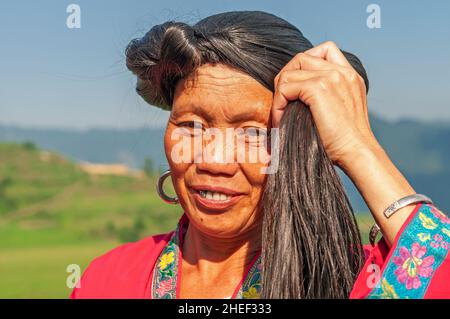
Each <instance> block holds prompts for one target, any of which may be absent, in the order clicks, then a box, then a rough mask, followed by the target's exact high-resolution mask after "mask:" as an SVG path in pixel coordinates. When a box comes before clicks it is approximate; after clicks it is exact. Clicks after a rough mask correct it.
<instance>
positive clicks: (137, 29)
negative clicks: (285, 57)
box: [0, 0, 450, 128]
mask: <svg viewBox="0 0 450 319" xmlns="http://www.w3.org/2000/svg"><path fill="white" fill-rule="evenodd" d="M71 3H75V4H78V5H79V6H80V7H81V28H80V29H68V28H67V26H66V18H67V15H68V14H67V13H66V7H67V6H68V5H69V4H71ZM371 3H375V4H378V5H379V6H380V8H381V29H369V28H368V27H367V26H366V19H367V16H368V15H369V13H367V12H366V7H367V6H368V5H369V4H371ZM231 10H263V11H267V12H271V13H274V14H276V15H279V16H280V17H282V18H284V19H286V20H288V21H289V22H291V23H293V24H294V25H296V26H297V27H298V28H299V29H300V30H301V31H302V32H303V33H304V35H305V36H306V37H307V38H308V39H309V40H310V41H311V42H312V43H313V44H319V43H320V42H323V41H325V40H332V41H335V42H336V43H337V44H338V45H339V46H340V47H341V48H343V49H345V50H347V51H350V52H352V53H354V54H356V55H358V56H359V57H360V59H361V60H362V61H363V63H364V64H365V66H366V68H367V70H368V74H369V78H370V81H371V91H370V93H369V109H370V110H371V111H372V112H374V113H376V114H379V115H382V116H383V117H385V118H388V119H398V118H403V117H409V118H420V119H423V120H442V121H450V81H449V77H450V19H449V15H450V1H444V0H442V1H428V2H427V1H419V0H418V1H406V0H402V1H400V0H397V1H377V0H372V1H363V0H353V1H350V0H347V1H331V0H330V1H298V0H296V1H294V0H292V1H285V0H277V1H273V0H272V1H269V0H258V1H249V0H239V1H238V0H226V1H224V0H215V1H211V0H209V1H208V0H190V1H185V0H164V1H153V0H129V1H124V0H122V1H119V0H108V1H106V0H83V1H82V0H70V1H63V0H53V1H50V0H47V1H46V0H42V1H31V0H30V1H23V0H15V1H12V0H10V1H6V0H5V1H1V3H0V57H1V58H0V123H3V124H19V125H23V126H35V127H36V126H39V127H47V126H50V127H71V128H89V127H114V128H125V127H136V126H161V125H164V124H165V119H166V117H167V113H166V112H164V111H159V110H157V109H156V108H153V107H150V106H148V105H147V104H145V103H144V102H143V101H141V99H140V98H139V97H138V96H137V95H136V94H135V92H134V82H135V80H134V78H133V76H132V75H131V74H130V73H129V72H128V71H127V69H126V67H125V64H124V53H123V52H124V48H125V47H126V45H127V44H128V42H129V41H130V40H131V39H132V38H134V37H138V36H141V35H143V34H144V33H145V32H146V31H147V30H148V29H149V28H150V27H151V26H153V25H154V24H158V23H162V22H164V21H167V20H180V21H184V22H196V21H197V20H198V19H200V18H203V17H205V16H208V15H210V14H213V13H218V12H224V11H231Z"/></svg>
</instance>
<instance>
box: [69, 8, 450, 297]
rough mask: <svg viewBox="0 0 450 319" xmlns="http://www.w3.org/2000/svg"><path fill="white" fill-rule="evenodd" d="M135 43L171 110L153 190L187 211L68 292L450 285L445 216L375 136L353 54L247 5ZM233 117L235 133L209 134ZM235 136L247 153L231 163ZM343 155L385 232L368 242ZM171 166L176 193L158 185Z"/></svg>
mask: <svg viewBox="0 0 450 319" xmlns="http://www.w3.org/2000/svg"><path fill="white" fill-rule="evenodd" d="M126 54H127V66H128V68H129V69H130V70H131V71H132V72H133V73H134V74H136V76H137V92H138V93H139V94H140V95H141V96H142V97H143V98H144V99H145V100H146V101H147V102H148V103H150V104H152V105H156V106H159V107H161V108H164V109H167V110H170V111H171V113H170V119H169V121H168V124H167V129H166V134H165V152H166V156H167V160H168V162H169V166H170V171H169V172H168V173H167V174H164V175H163V176H162V178H161V179H160V183H159V190H160V192H161V195H162V197H163V198H164V199H165V200H166V201H168V202H172V203H179V204H181V207H182V209H183V210H184V215H183V216H182V217H181V219H180V222H179V224H178V227H177V229H176V231H174V232H171V233H169V234H163V235H157V236H152V237H149V238H145V239H143V240H141V241H139V242H136V243H129V244H126V245H123V246H120V247H118V248H116V249H114V250H112V251H111V252H109V253H107V254H105V255H103V256H101V257H99V258H97V259H95V260H94V261H93V262H92V263H91V264H90V266H89V267H88V269H87V270H86V271H85V273H84V275H83V277H82V279H81V282H80V287H79V288H75V289H74V291H73V293H72V295H71V297H72V298H259V297H265V298H322V297H324V298H348V297H350V298H385V297H386V298H427V297H441V298H442V297H444V298H445V297H450V288H449V287H448V286H447V285H446V284H445V279H448V278H449V270H450V262H449V257H448V250H449V245H450V224H449V223H450V220H449V219H448V218H447V217H446V216H445V215H444V214H442V213H441V212H440V211H439V210H438V209H437V208H436V207H435V206H433V204H432V202H431V200H429V199H428V198H427V197H426V196H423V195H418V194H415V191H414V189H413V188H412V187H411V186H410V185H409V183H408V181H407V180H406V179H405V178H404V177H403V175H402V174H401V173H400V172H399V171H398V169H397V168H396V167H395V166H394V164H393V163H392V162H391V160H390V159H389V158H388V156H387V155H386V153H385V152H384V151H383V149H382V148H381V146H380V145H379V144H378V142H377V140H376V138H375V136H374V135H373V134H372V131H371V129H370V124H369V119H368V113H367V106H366V93H367V90H368V79H367V76H366V73H365V70H364V68H363V66H362V64H361V63H360V61H359V60H358V58H356V57H355V56H354V55H352V54H350V53H347V52H344V51H341V50H339V49H338V48H337V47H336V45H335V44H333V43H331V42H326V43H323V44H321V45H318V46H316V47H313V46H312V45H311V43H310V42H309V41H308V40H307V39H306V38H305V37H303V35H302V33H301V32H300V31H299V30H298V29H297V28H295V27H294V26H293V25H291V24H289V23H288V22H286V21H284V20H282V19H280V18H278V17H276V16H274V15H271V14H267V13H264V12H248V11H244V12H228V13H223V14H218V15H214V16H211V17H208V18H206V19H203V20H201V21H200V22H198V23H197V24H195V25H194V26H189V25H187V24H184V23H177V22H167V23H164V24H161V25H158V26H155V27H154V28H152V29H151V30H150V31H149V32H148V33H147V34H146V35H145V36H144V37H143V38H142V39H137V40H134V41H132V42H131V43H130V45H129V46H128V48H127V52H126ZM229 129H232V135H231V137H232V138H231V143H230V140H228V142H223V141H222V142H219V143H215V144H214V143H213V141H214V142H217V140H216V137H217V136H219V135H220V134H216V135H215V137H214V138H212V137H211V136H212V135H211V131H213V130H214V131H215V133H224V132H225V131H227V132H228V131H229ZM277 129H279V131H277ZM269 132H270V134H269ZM273 132H275V133H276V132H279V136H278V137H277V135H276V134H272V133H273ZM269 135H270V137H272V139H271V140H270V142H271V143H270V146H268V144H269ZM236 140H238V142H237V146H236V145H235V141H236ZM180 141H181V142H180ZM198 141H200V142H199V143H200V146H202V147H203V146H204V147H205V149H206V151H205V150H204V149H203V148H201V149H200V151H199V150H198V149H196V148H195V145H197V144H198V143H197V142H198ZM196 143H197V144H196ZM210 144H214V147H213V148H210V149H209V150H208V146H209V145H210ZM230 145H231V146H230ZM191 146H192V147H191ZM230 148H231V150H238V149H239V148H241V149H244V151H246V152H247V153H245V154H247V155H244V157H243V158H242V157H241V158H240V160H239V158H238V157H239V156H238V155H236V153H231V154H233V155H232V156H231V160H230V157H227V154H229V153H228V151H230ZM238 151H239V150H238ZM255 153H258V154H260V155H263V156H262V158H258V160H257V161H251V160H249V156H250V155H251V154H255ZM205 154H206V155H208V156H209V158H206V159H205V157H208V156H206V155H205ZM264 155H265V156H266V159H267V158H270V162H269V161H267V160H265V159H264ZM269 156H270V157H269ZM224 158H227V159H228V160H224ZM333 165H337V166H339V167H340V168H341V169H342V170H343V171H344V172H345V173H346V174H347V175H348V176H349V177H350V178H351V179H352V181H353V182H354V184H355V185H356V187H357V188H358V190H359V191H360V193H361V194H362V196H363V198H364V199H365V201H366V203H367V205H368V207H369V208H370V211H371V213H372V215H373V217H374V219H375V220H376V222H377V226H376V227H375V228H374V229H373V230H374V233H373V234H372V235H373V236H372V242H373V238H374V235H375V233H376V230H377V229H378V228H377V227H379V229H380V230H381V233H382V234H383V238H382V239H381V240H380V241H378V243H376V244H375V243H374V242H373V245H372V246H370V247H365V248H364V249H363V248H362V245H361V239H360V237H359V232H358V228H357V225H356V222H355V219H354V215H353V212H352V209H351V206H350V204H349V201H348V199H347V197H346V194H345V192H344V190H343V187H342V185H341V182H340V180H339V177H338V175H337V174H336V171H335V170H334V167H333ZM270 167H271V169H272V171H271V170H270V169H269V168H270ZM169 175H170V176H171V179H172V182H173V185H174V188H175V191H176V194H177V198H170V197H168V196H166V195H165V194H164V192H163V190H162V184H163V183H164V179H165V178H166V177H167V176H169Z"/></svg>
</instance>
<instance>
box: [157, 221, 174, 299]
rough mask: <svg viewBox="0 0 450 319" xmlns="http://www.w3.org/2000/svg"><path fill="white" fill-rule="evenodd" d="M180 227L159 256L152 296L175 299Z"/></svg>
mask: <svg viewBox="0 0 450 319" xmlns="http://www.w3.org/2000/svg"><path fill="white" fill-rule="evenodd" d="M178 233H179V227H177V229H176V231H175V232H174V233H173V235H172V238H171V239H170V240H169V242H168V243H167V245H166V247H165V248H164V249H163V251H162V252H161V254H160V255H159V257H158V260H157V261H156V264H155V269H154V271H153V282H152V298H153V299H175V298H176V297H177V283H176V277H177V274H178V258H177V257H178V247H179V239H178Z"/></svg>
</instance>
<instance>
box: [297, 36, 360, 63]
mask: <svg viewBox="0 0 450 319" xmlns="http://www.w3.org/2000/svg"><path fill="white" fill-rule="evenodd" d="M305 53H306V54H309V55H312V56H315V57H318V58H321V59H324V60H327V61H328V62H330V63H334V64H337V65H340V66H343V67H351V64H350V62H348V60H347V59H346V58H345V56H344V54H343V53H342V52H341V50H340V49H339V48H338V46H337V45H336V44H335V43H334V42H331V41H327V42H324V43H322V44H319V45H318V46H315V47H314V48H311V49H309V50H307V51H305Z"/></svg>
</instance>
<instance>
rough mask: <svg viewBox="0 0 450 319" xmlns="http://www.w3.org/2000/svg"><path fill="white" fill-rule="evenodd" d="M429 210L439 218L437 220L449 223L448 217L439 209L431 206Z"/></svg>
mask: <svg viewBox="0 0 450 319" xmlns="http://www.w3.org/2000/svg"><path fill="white" fill-rule="evenodd" d="M431 212H432V213H433V215H434V217H436V218H439V220H440V221H441V222H442V223H444V224H450V218H449V217H447V215H445V214H444V213H442V212H441V211H440V210H439V209H437V208H436V207H434V206H431Z"/></svg>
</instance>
